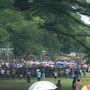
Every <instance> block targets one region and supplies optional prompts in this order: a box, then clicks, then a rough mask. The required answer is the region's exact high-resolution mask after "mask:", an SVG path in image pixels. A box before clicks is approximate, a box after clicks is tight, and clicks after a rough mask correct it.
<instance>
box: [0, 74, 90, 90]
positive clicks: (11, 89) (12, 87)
mask: <svg viewBox="0 0 90 90" xmlns="http://www.w3.org/2000/svg"><path fill="white" fill-rule="evenodd" d="M89 75H90V73H88V74H87V77H88V76H89ZM58 79H60V80H61V84H62V87H63V90H72V79H69V78H58ZM58 79H57V80H58ZM46 80H47V81H51V82H53V83H55V84H56V83H57V80H56V81H55V79H54V78H46ZM81 80H83V82H81V84H82V85H86V84H87V85H90V78H82V79H81ZM86 80H88V82H87V81H86ZM36 81H37V79H36V78H31V83H30V84H28V83H26V79H22V80H19V79H15V80H11V79H10V80H0V90H28V88H29V87H30V85H31V84H33V83H34V82H36Z"/></svg>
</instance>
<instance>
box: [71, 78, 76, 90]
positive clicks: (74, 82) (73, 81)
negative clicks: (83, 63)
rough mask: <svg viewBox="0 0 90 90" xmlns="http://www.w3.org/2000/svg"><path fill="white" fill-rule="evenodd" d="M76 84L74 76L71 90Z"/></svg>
mask: <svg viewBox="0 0 90 90" xmlns="http://www.w3.org/2000/svg"><path fill="white" fill-rule="evenodd" d="M75 83H76V76H75V77H74V78H73V82H72V88H73V90H75V85H74V84H75Z"/></svg>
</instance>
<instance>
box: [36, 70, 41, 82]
mask: <svg viewBox="0 0 90 90" xmlns="http://www.w3.org/2000/svg"><path fill="white" fill-rule="evenodd" d="M40 79H41V72H40V70H39V71H38V72H37V80H38V81H40Z"/></svg>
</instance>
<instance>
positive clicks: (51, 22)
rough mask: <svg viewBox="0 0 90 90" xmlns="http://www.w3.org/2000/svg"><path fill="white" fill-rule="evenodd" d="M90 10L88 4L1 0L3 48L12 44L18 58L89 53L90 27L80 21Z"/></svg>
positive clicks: (62, 0) (68, 0) (66, 0)
mask: <svg viewBox="0 0 90 90" xmlns="http://www.w3.org/2000/svg"><path fill="white" fill-rule="evenodd" d="M89 7H90V3H87V2H86V0H84V1H83V2H82V0H77V1H76V0H73V1H72V0H45V1H43V0H0V45H1V47H2V45H3V44H4V46H5V45H6V43H7V42H10V43H11V44H10V47H13V48H14V54H15V56H17V57H19V56H27V55H29V54H30V53H32V54H34V55H40V54H41V53H42V50H47V51H48V52H49V53H50V54H52V55H55V54H57V53H69V52H71V51H75V52H78V51H79V50H81V51H85V50H86V51H87V52H89V51H90V45H89V44H90V42H89V37H90V31H89V28H88V27H90V26H89V25H86V24H85V23H84V22H82V21H81V19H80V18H81V17H80V14H86V15H90V9H89ZM77 12H78V13H79V14H78V13H77ZM87 34H88V35H87Z"/></svg>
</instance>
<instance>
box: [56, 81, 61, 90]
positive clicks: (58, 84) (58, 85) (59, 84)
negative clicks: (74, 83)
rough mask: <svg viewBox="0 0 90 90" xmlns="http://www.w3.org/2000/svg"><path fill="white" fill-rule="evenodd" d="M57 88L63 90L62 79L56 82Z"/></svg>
mask: <svg viewBox="0 0 90 90" xmlns="http://www.w3.org/2000/svg"><path fill="white" fill-rule="evenodd" d="M56 86H57V89H56V90H62V85H61V81H60V80H58V83H57V84H56Z"/></svg>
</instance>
